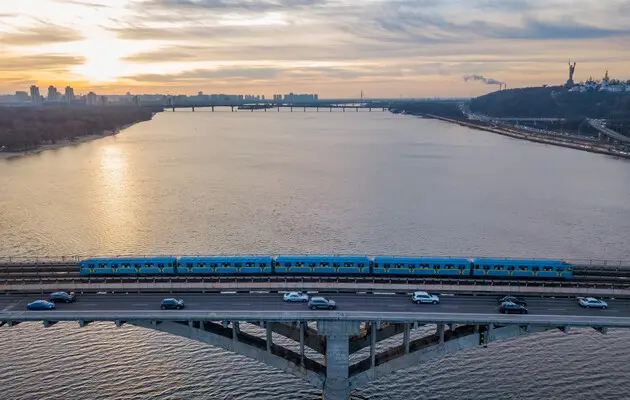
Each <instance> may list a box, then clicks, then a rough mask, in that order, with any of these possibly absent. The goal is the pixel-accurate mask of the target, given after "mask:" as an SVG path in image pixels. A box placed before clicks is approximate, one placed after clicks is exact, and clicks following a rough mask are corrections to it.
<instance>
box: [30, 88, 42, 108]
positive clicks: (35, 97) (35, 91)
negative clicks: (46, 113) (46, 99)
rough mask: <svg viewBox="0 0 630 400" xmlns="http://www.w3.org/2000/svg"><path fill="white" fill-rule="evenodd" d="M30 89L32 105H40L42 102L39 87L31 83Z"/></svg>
mask: <svg viewBox="0 0 630 400" xmlns="http://www.w3.org/2000/svg"><path fill="white" fill-rule="evenodd" d="M30 91H31V101H32V102H33V105H35V106H40V105H41V104H42V96H41V95H40V94H39V88H38V87H37V86H35V85H31V89H30Z"/></svg>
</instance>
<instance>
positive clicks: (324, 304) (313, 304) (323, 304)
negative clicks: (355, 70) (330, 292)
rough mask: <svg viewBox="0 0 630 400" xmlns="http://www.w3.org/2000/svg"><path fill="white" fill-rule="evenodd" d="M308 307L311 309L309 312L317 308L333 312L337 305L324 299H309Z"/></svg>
mask: <svg viewBox="0 0 630 400" xmlns="http://www.w3.org/2000/svg"><path fill="white" fill-rule="evenodd" d="M308 306H309V307H310V308H311V310H316V309H318V308H326V309H328V310H333V309H334V308H335V307H337V304H336V303H335V302H334V301H332V300H328V299H325V298H323V297H311V299H310V300H309V302H308Z"/></svg>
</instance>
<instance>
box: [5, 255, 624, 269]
mask: <svg viewBox="0 0 630 400" xmlns="http://www.w3.org/2000/svg"><path fill="white" fill-rule="evenodd" d="M269 255H271V256H278V255H281V254H255V253H252V254H233V253H232V254H228V253H217V254H186V255H178V254H152V255H141V254H118V255H112V254H108V255H97V256H93V255H70V256H42V257H39V256H2V255H0V265H1V264H36V265H47V264H77V263H78V262H79V261H80V260H82V259H86V258H114V257H116V258H117V257H121V258H122V257H124V258H150V257H184V256H186V257H207V256H219V257H227V256H239V257H261V256H269ZM282 255H285V254H282ZM286 255H291V256H312V255H325V256H355V257H356V256H368V257H374V256H379V257H390V256H389V255H386V254H385V255H378V254H372V255H366V254H356V253H355V254H347V253H336V254H322V253H320V254H299V253H293V254H286ZM428 256H429V255H425V256H424V257H428ZM391 257H401V258H402V257H421V256H419V255H417V254H400V255H395V256H391ZM430 257H432V258H433V257H435V258H450V259H461V258H465V259H473V258H481V259H486V258H492V259H502V260H521V259H525V258H526V259H528V260H550V259H551V260H553V259H555V260H558V259H562V260H564V261H566V262H568V263H570V264H573V265H575V266H580V267H593V268H620V267H630V260H628V259H626V260H623V259H597V258H591V259H588V258H554V257H498V256H486V257H471V256H452V255H440V254H431V255H430Z"/></svg>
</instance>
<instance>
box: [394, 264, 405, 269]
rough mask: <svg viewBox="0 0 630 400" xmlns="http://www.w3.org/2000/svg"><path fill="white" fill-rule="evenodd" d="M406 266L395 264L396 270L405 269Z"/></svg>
mask: <svg viewBox="0 0 630 400" xmlns="http://www.w3.org/2000/svg"><path fill="white" fill-rule="evenodd" d="M404 267H405V264H394V268H404Z"/></svg>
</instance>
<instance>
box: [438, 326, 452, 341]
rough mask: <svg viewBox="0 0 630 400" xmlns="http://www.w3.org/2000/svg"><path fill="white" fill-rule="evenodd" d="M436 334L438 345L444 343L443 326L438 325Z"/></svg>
mask: <svg viewBox="0 0 630 400" xmlns="http://www.w3.org/2000/svg"><path fill="white" fill-rule="evenodd" d="M451 326H452V325H451ZM451 330H453V328H451ZM438 334H439V335H440V344H442V343H444V324H438Z"/></svg>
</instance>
